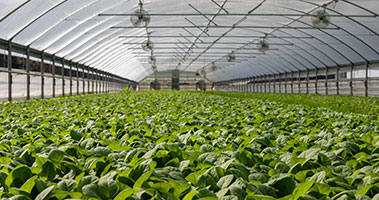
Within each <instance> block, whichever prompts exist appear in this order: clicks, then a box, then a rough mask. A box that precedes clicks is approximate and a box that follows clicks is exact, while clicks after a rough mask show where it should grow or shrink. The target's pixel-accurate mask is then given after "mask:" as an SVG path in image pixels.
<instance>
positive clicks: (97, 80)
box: [95, 70, 100, 94]
mask: <svg viewBox="0 0 379 200" xmlns="http://www.w3.org/2000/svg"><path fill="white" fill-rule="evenodd" d="M95 80H96V94H98V93H100V90H99V76H98V73H97V70H95Z"/></svg>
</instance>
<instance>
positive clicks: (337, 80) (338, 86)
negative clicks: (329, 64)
mask: <svg viewBox="0 0 379 200" xmlns="http://www.w3.org/2000/svg"><path fill="white" fill-rule="evenodd" d="M336 88H337V95H340V67H339V66H337V69H336Z"/></svg>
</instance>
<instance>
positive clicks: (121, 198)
mask: <svg viewBox="0 0 379 200" xmlns="http://www.w3.org/2000/svg"><path fill="white" fill-rule="evenodd" d="M133 192H134V191H133V189H131V188H127V189H125V190H123V191H121V192H120V193H119V194H118V195H117V196H116V197H115V198H114V200H125V199H126V198H128V197H130V196H132V195H133Z"/></svg>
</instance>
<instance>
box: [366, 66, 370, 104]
mask: <svg viewBox="0 0 379 200" xmlns="http://www.w3.org/2000/svg"><path fill="white" fill-rule="evenodd" d="M369 67H370V66H369V64H368V63H366V69H365V70H366V71H365V96H366V97H368V70H369Z"/></svg>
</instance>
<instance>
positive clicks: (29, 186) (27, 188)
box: [20, 176, 38, 193]
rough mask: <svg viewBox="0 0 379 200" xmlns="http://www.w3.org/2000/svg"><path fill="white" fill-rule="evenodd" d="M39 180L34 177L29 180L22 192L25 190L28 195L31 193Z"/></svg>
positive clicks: (21, 188) (23, 186)
mask: <svg viewBox="0 0 379 200" xmlns="http://www.w3.org/2000/svg"><path fill="white" fill-rule="evenodd" d="M37 178H38V176H33V177H31V178H30V179H29V180H27V181H26V182H25V183H24V184H23V185H22V186H21V187H20V190H23V191H25V192H27V193H31V192H32V189H33V187H34V185H35V180H36V179H37Z"/></svg>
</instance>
